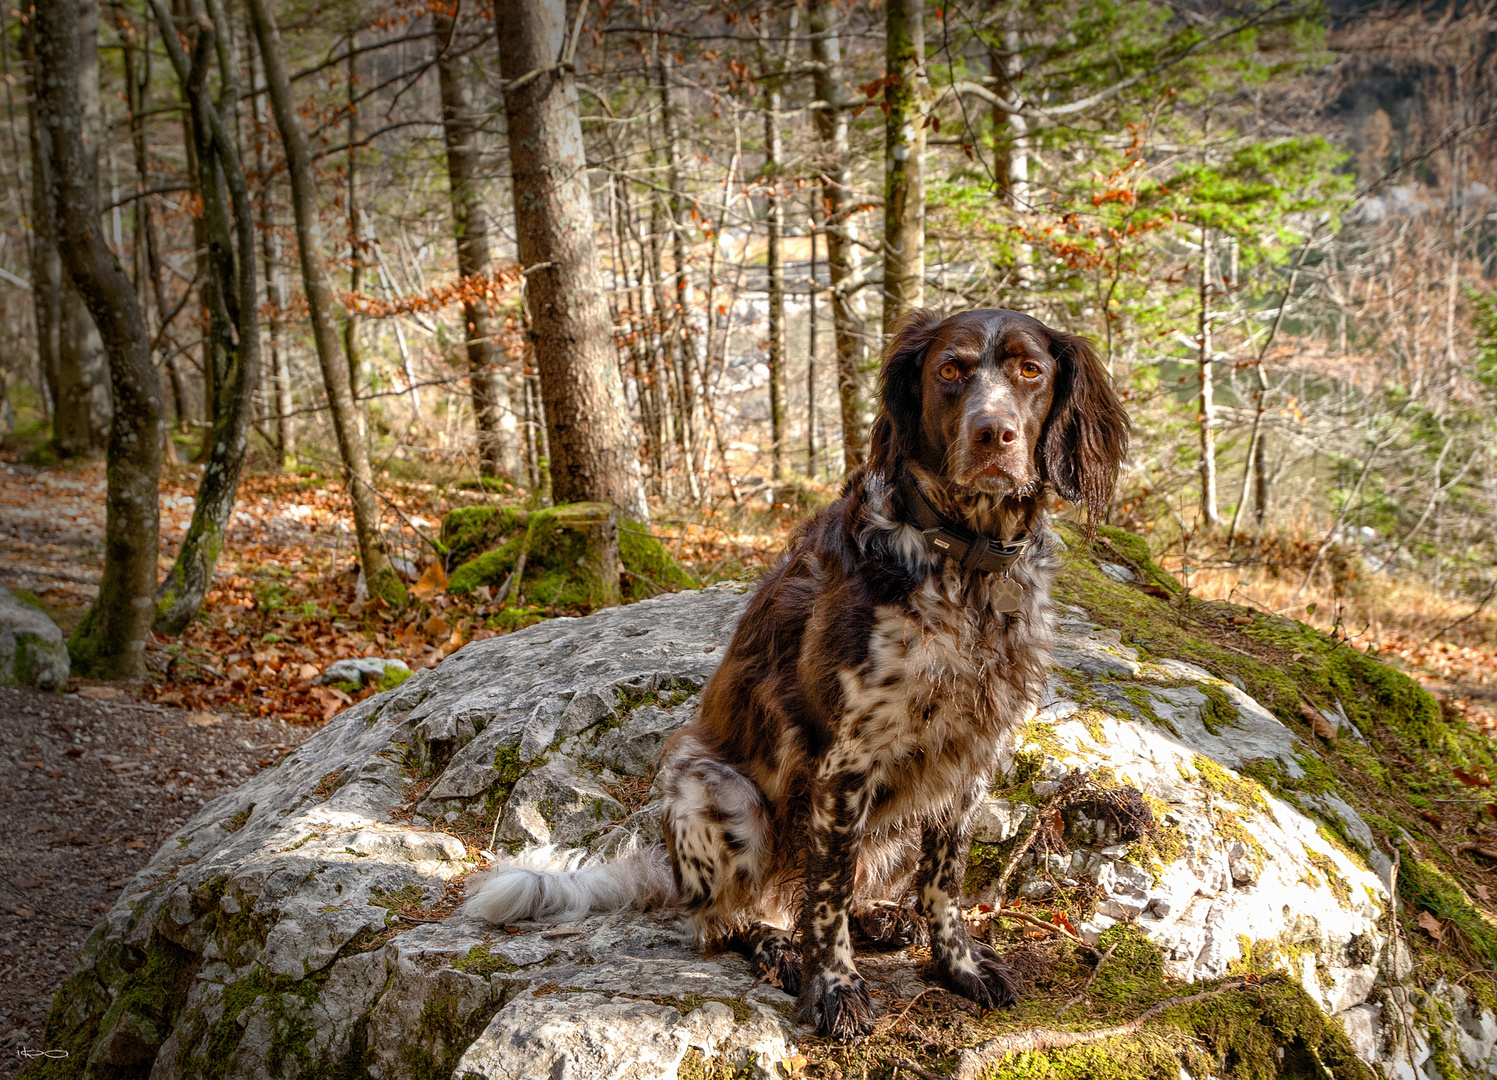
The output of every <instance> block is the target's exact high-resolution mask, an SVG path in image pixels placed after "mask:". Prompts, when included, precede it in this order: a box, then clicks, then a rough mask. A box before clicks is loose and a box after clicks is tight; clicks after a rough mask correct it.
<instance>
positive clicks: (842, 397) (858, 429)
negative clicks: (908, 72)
mask: <svg viewBox="0 0 1497 1080" xmlns="http://www.w3.org/2000/svg"><path fill="white" fill-rule="evenodd" d="M809 14H810V31H811V56H812V58H813V59H814V60H815V61H816V62H817V65H818V66H817V69H816V72H815V89H816V98H817V100H818V101H823V102H825V103H826V105H825V107H823V108H821V109H818V110H816V131H817V134H818V135H819V136H820V137H821V142H822V156H823V160H822V162H821V201H822V212H823V214H824V215H825V226H824V227H825V230H826V263H827V275H828V280H829V283H830V285H831V300H832V333H833V336H834V337H835V339H836V343H837V397H838V400H839V403H840V405H841V407H842V464H843V467H844V468H845V469H846V470H847V471H848V472H851V471H852V470H853V469H855V468H857V467H858V466H859V465H861V464H862V463H863V459H864V458H866V457H867V456H868V425H867V418H866V416H865V413H866V411H867V404H866V400H865V398H866V395H865V394H864V391H863V376H862V370H861V369H862V366H863V357H864V349H863V324H862V320H861V319H859V318H858V313H857V309H856V308H855V307H854V305H853V300H852V294H851V293H850V292H849V291H848V286H849V285H850V284H851V282H852V281H853V279H854V278H855V277H856V276H857V247H856V246H855V245H854V244H853V242H852V221H851V220H850V215H851V213H852V205H853V197H852V150H851V144H850V143H849V142H848V134H847V88H846V85H845V84H844V82H843V76H842V42H841V38H840V36H839V33H838V26H837V9H836V6H835V5H834V4H833V3H831V2H830V0H812V4H811V8H810V13H809Z"/></svg>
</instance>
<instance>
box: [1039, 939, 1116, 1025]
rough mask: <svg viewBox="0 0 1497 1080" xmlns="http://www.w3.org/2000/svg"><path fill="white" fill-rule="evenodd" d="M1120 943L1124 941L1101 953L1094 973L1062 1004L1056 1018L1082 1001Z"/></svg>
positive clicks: (1093, 970) (1093, 969)
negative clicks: (1078, 990) (1073, 995)
mask: <svg viewBox="0 0 1497 1080" xmlns="http://www.w3.org/2000/svg"><path fill="white" fill-rule="evenodd" d="M1120 944H1122V942H1118V943H1116V944H1114V945H1113V947H1112V948H1110V949H1108V950H1107V951H1106V952H1105V953H1103V954H1102V955H1101V957H1100V958H1099V959H1098V960H1097V966H1096V967H1094V968H1092V973H1091V974H1090V975H1088V976H1087V977H1086V982H1085V983H1083V984H1082V987H1081V990H1080V992H1079V993H1078V994H1077V995H1076V996H1075V997H1073V998H1072V999H1071V1000H1070V1001H1068V1002H1066V1003H1065V1004H1064V1005H1062V1006H1061V1009H1060V1012H1058V1013H1056V1014H1055V1019H1057V1020H1059V1019H1060V1018H1061V1017H1062V1016H1064V1015H1065V1014H1066V1010H1067V1009H1069V1008H1070V1007H1071V1006H1072V1005H1078V1004H1080V1003H1081V1001H1082V1000H1083V999H1084V998H1085V997H1086V995H1087V994H1088V993H1089V992H1090V991H1091V988H1092V983H1094V982H1096V981H1097V976H1098V975H1100V974H1102V965H1103V964H1105V963H1107V961H1109V960H1111V959H1112V954H1113V953H1115V952H1117V951H1118V945H1120Z"/></svg>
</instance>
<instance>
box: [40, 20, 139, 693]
mask: <svg viewBox="0 0 1497 1080" xmlns="http://www.w3.org/2000/svg"><path fill="white" fill-rule="evenodd" d="M94 14H95V18H97V8H95V9H94ZM35 18H36V31H37V38H36V60H37V64H36V73H37V80H36V98H37V110H36V111H37V120H38V122H39V123H38V127H39V129H40V133H39V134H40V137H39V140H38V141H39V143H40V144H41V149H42V151H43V154H42V159H43V160H45V161H46V163H47V167H48V169H49V171H50V176H49V177H48V190H47V196H48V202H49V204H50V206H51V209H52V213H53V215H54V219H55V221H56V223H57V246H58V252H59V254H60V255H61V257H62V262H63V266H64V267H65V269H66V270H67V273H68V275H69V276H70V277H71V278H72V280H73V282H74V284H75V285H76V287H77V289H78V293H79V295H80V296H81V297H82V299H83V301H84V303H85V304H86V305H87V306H88V310H89V312H90V313H91V314H92V316H93V318H94V321H95V323H96V324H97V326H98V330H99V333H100V336H101V337H102V339H103V342H104V346H105V348H106V350H107V352H108V356H109V378H110V381H111V383H112V390H113V398H114V405H115V408H114V415H113V419H112V421H111V424H110V431H109V447H108V460H109V466H108V485H107V494H106V497H105V498H106V501H105V526H104V570H103V576H102V577H101V578H100V580H99V595H98V598H97V599H96V600H95V601H94V604H93V606H92V607H90V608H89V610H88V613H87V614H86V615H84V617H83V621H82V623H80V624H79V626H78V628H77V630H75V631H74V632H73V635H72V637H71V638H70V639H69V641H68V653H69V655H70V656H71V658H72V663H73V670H74V672H76V673H77V674H80V675H85V676H92V677H94V678H136V677H138V676H139V675H140V674H141V673H142V672H143V671H144V668H145V647H146V639H147V636H148V635H149V633H150V629H151V614H152V608H151V597H152V594H153V593H154V592H155V589H156V557H157V551H158V548H159V542H160V517H159V512H158V505H157V487H158V484H159V481H160V477H161V387H160V383H159V381H158V380H157V378H156V370H155V368H153V367H152V366H151V341H150V336H149V334H148V332H147V330H146V324H145V319H144V318H143V317H142V315H141V310H140V305H139V304H138V303H136V301H135V290H134V287H133V286H132V285H131V283H130V279H129V277H127V276H126V274H125V272H124V270H123V269H121V267H120V265H119V263H118V262H117V261H116V260H115V257H114V254H113V253H112V252H111V251H110V250H109V246H108V245H107V244H106V243H105V242H104V236H103V234H102V233H101V232H100V231H99V205H98V199H97V197H96V184H95V174H94V163H93V162H92V161H90V159H89V156H88V154H87V151H86V150H85V148H84V138H83V137H84V109H83V101H82V100H81V94H80V87H79V77H80V73H81V71H82V68H83V57H84V54H85V48H84V45H83V42H82V38H83V37H85V36H88V37H95V35H96V34H97V22H95V23H93V24H90V25H89V26H88V27H87V28H86V32H85V31H84V28H82V27H80V20H79V9H78V8H77V7H76V6H74V5H72V4H61V3H58V4H40V5H38V7H37V10H36V16H35ZM95 40H97V39H96V37H95Z"/></svg>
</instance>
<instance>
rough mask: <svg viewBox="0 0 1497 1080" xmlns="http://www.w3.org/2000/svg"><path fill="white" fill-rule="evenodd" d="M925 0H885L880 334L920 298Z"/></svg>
mask: <svg viewBox="0 0 1497 1080" xmlns="http://www.w3.org/2000/svg"><path fill="white" fill-rule="evenodd" d="M924 16H925V0H889V6H888V18H887V20H886V23H885V25H886V28H887V40H886V43H885V47H886V48H887V50H888V59H887V62H886V69H887V71H886V74H887V78H888V82H887V85H886V86H885V87H884V103H885V104H886V105H887V106H888V107H889V111H888V116H887V119H886V120H885V121H884V334H885V336H887V335H888V334H889V332H890V329H891V328H892V327H893V325H894V324H895V323H896V322H897V321H898V320H899V319H900V317H901V316H903V315H904V314H905V313H906V312H908V311H910V310H911V309H913V308H917V307H919V306H920V304H921V302H922V301H923V300H924V298H925V175H924V168H923V164H922V161H923V158H924V156H925V17H924Z"/></svg>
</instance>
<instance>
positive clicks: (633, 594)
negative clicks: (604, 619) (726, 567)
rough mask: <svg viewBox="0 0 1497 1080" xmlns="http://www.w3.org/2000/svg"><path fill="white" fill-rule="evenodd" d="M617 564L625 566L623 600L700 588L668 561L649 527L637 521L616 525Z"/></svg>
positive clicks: (698, 583)
mask: <svg viewBox="0 0 1497 1080" xmlns="http://www.w3.org/2000/svg"><path fill="white" fill-rule="evenodd" d="M619 561H620V562H622V563H623V564H624V577H625V585H624V599H625V600H626V601H629V600H648V599H649V598H650V597H652V596H657V595H659V594H660V593H662V592H679V591H680V590H682V589H697V588H700V587H701V582H699V581H697V579H696V578H694V577H692V576H691V575H690V574H688V573H687V572H686V571H685V570H683V569H681V565H680V563H678V562H676V560H675V559H673V558H671V556H670V552H668V551H666V550H665V545H664V544H662V543H661V542H660V541H659V540H658V539H656V537H655V534H654V533H652V532H650V529H649V526H648V525H642V524H640V523H639V522H635V521H620V522H619Z"/></svg>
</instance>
